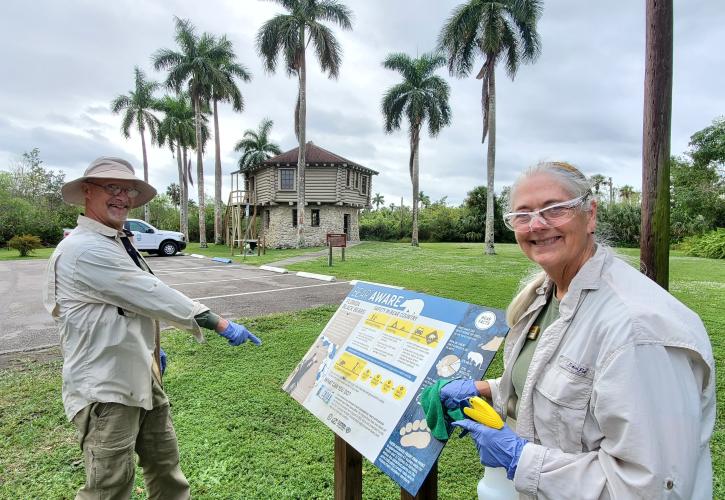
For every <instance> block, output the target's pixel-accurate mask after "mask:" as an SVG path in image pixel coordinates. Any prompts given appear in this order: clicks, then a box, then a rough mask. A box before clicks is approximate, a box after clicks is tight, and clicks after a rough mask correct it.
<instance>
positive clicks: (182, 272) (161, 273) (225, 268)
mask: <svg viewBox="0 0 725 500" xmlns="http://www.w3.org/2000/svg"><path fill="white" fill-rule="evenodd" d="M194 269H198V271H176V270H173V271H170V270H166V269H164V270H162V271H154V274H156V275H157V276H159V275H167V274H194V273H205V272H206V271H229V270H230V269H234V270H246V269H244V268H243V267H237V268H232V267H198V268H194Z"/></svg>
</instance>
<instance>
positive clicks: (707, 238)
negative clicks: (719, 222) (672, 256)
mask: <svg viewBox="0 0 725 500" xmlns="http://www.w3.org/2000/svg"><path fill="white" fill-rule="evenodd" d="M679 248H680V249H681V250H684V252H685V253H686V254H687V255H692V256H694V257H706V258H708V259H725V228H718V229H716V230H715V231H710V232H709V233H705V234H703V235H700V236H691V237H689V238H685V240H683V241H682V243H681V244H680V246H679Z"/></svg>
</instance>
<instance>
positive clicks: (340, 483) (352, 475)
mask: <svg viewBox="0 0 725 500" xmlns="http://www.w3.org/2000/svg"><path fill="white" fill-rule="evenodd" d="M437 498H438V462H436V463H435V464H434V465H433V468H432V469H431V470H430V472H429V473H428V477H427V478H426V479H425V481H424V482H423V485H422V486H421V487H420V489H419V490H418V494H417V495H415V496H413V495H411V494H410V493H408V492H407V491H405V489H404V488H400V500H437ZM335 500H362V455H361V454H360V453H359V452H358V451H357V450H356V449H355V448H353V447H352V446H350V445H349V444H348V443H347V442H346V441H345V440H344V439H342V438H341V437H340V436H338V435H337V434H335Z"/></svg>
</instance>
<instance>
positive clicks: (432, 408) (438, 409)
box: [420, 379, 466, 441]
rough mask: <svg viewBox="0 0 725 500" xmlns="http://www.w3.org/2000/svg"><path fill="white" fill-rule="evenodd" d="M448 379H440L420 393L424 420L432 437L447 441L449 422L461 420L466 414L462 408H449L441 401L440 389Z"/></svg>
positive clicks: (449, 433)
mask: <svg viewBox="0 0 725 500" xmlns="http://www.w3.org/2000/svg"><path fill="white" fill-rule="evenodd" d="M448 382H450V380H446V379H441V380H439V381H438V382H436V383H435V384H433V385H431V386H430V387H426V388H425V389H423V392H421V393H420V405H421V406H422V407H423V411H424V412H425V421H426V423H427V424H428V429H430V433H431V434H433V437H434V438H436V439H438V440H440V441H447V440H448V438H449V437H451V432H452V431H451V424H450V423H451V422H455V421H456V420H463V419H464V418H466V416H465V415H464V414H463V410H461V409H460V408H456V409H455V410H449V409H448V408H444V407H443V403H441V389H442V388H443V386H444V385H446V384H447V383H448Z"/></svg>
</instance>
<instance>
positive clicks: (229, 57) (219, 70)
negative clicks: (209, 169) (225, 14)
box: [210, 36, 252, 245]
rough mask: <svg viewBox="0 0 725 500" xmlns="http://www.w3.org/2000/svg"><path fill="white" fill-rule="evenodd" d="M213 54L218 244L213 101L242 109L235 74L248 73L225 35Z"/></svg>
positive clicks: (217, 216)
mask: <svg viewBox="0 0 725 500" xmlns="http://www.w3.org/2000/svg"><path fill="white" fill-rule="evenodd" d="M218 45H219V49H220V50H218V51H217V55H218V56H220V57H221V58H220V59H218V60H215V61H214V63H215V67H214V68H213V71H212V72H211V75H210V76H211V78H210V79H211V99H212V103H213V106H214V148H215V149H214V152H215V155H216V159H215V163H214V243H215V244H216V245H221V244H222V243H223V241H222V161H221V145H220V143H219V113H218V111H217V103H218V102H219V101H221V102H231V103H232V107H233V109H234V111H238V112H240V113H241V112H242V111H244V99H243V98H242V93H241V92H240V91H239V87H237V84H236V82H235V81H234V79H235V78H239V79H240V80H242V81H244V82H248V81H250V80H251V79H252V74H251V73H250V72H249V70H247V68H246V67H244V66H243V65H242V64H239V63H237V62H236V61H235V60H236V55H235V54H234V49H233V47H232V42H230V41H229V40H228V39H227V37H226V36H222V37H221V38H220V39H219V41H218Z"/></svg>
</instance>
